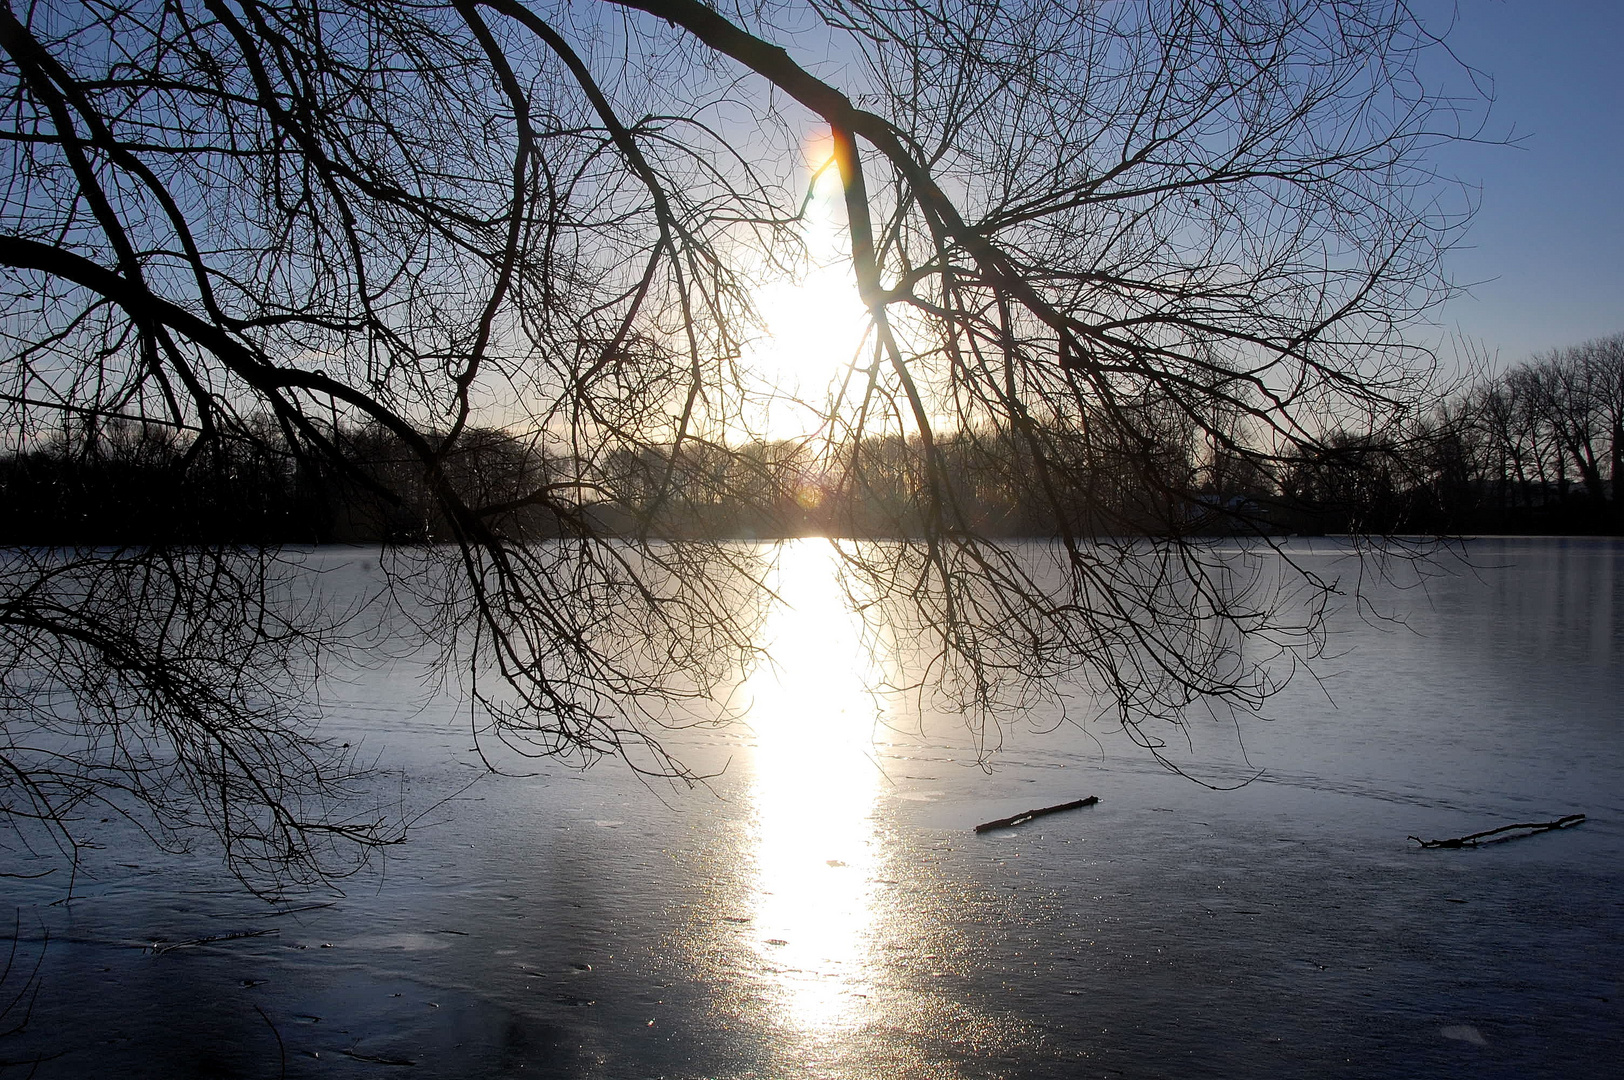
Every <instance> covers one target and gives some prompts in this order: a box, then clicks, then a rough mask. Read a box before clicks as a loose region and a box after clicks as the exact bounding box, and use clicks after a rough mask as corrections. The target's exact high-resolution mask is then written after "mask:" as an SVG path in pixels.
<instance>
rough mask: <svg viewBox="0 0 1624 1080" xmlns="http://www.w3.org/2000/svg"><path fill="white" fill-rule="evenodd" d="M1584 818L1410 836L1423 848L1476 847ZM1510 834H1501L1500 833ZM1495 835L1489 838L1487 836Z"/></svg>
mask: <svg viewBox="0 0 1624 1080" xmlns="http://www.w3.org/2000/svg"><path fill="white" fill-rule="evenodd" d="M1584 819H1585V816H1584V815H1583V814H1569V815H1567V816H1566V817H1560V818H1557V819H1556V820H1555V821H1535V822H1527V823H1523V824H1519V825H1502V826H1500V827H1499V828H1498V829H1485V830H1483V831H1482V832H1475V833H1471V834H1470V835H1468V836H1456V837H1452V838H1451V839H1448V840H1423V839H1421V838H1420V837H1419V836H1412V837H1410V839H1411V840H1414V841H1415V842H1416V843H1418V844H1420V845H1421V846H1422V847H1424V848H1461V847H1477V846H1478V845H1479V844H1484V843H1488V844H1497V843H1499V842H1500V841H1502V840H1515V839H1517V837H1518V836H1533V835H1534V834H1535V833H1542V832H1550V831H1552V830H1553V829H1566V828H1569V827H1571V826H1574V825H1577V824H1579V823H1580V822H1581V821H1583V820H1584ZM1503 833H1504V834H1512V835H1501V834H1503ZM1491 836H1492V837H1495V839H1493V840H1490V839H1488V838H1489V837H1491Z"/></svg>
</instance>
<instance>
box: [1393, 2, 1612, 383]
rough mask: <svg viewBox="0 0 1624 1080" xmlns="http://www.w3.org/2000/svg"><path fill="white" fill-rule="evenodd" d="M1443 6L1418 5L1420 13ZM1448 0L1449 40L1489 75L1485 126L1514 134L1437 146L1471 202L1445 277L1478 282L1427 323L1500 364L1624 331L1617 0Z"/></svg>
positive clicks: (1432, 20)
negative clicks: (1498, 141) (1471, 190)
mask: <svg viewBox="0 0 1624 1080" xmlns="http://www.w3.org/2000/svg"><path fill="white" fill-rule="evenodd" d="M1450 7H1451V5H1450V4H1449V3H1447V2H1445V0H1438V2H1436V3H1430V4H1422V5H1420V10H1421V11H1422V12H1424V13H1430V15H1429V24H1431V23H1435V22H1436V20H1437V18H1438V13H1440V12H1441V13H1443V15H1444V17H1447V15H1448V12H1449V10H1450ZM1455 10H1456V24H1455V28H1454V30H1453V31H1452V32H1451V33H1450V35H1449V37H1448V41H1449V44H1450V46H1451V47H1452V48H1453V50H1454V51H1455V53H1456V55H1457V56H1459V57H1460V58H1461V59H1462V60H1463V61H1465V62H1467V63H1469V64H1471V65H1472V66H1473V67H1475V68H1478V69H1479V70H1481V71H1483V72H1485V73H1486V74H1487V75H1489V76H1490V77H1491V78H1492V79H1493V86H1494V95H1495V99H1496V100H1495V102H1494V105H1493V106H1492V108H1491V110H1490V113H1489V122H1488V129H1487V132H1486V133H1487V134H1488V135H1491V136H1500V137H1504V136H1506V135H1511V136H1513V137H1515V138H1516V140H1517V142H1516V145H1515V146H1514V147H1506V146H1475V145H1474V146H1453V147H1449V148H1447V149H1445V150H1443V151H1441V152H1439V153H1438V154H1437V155H1436V160H1437V161H1438V162H1439V164H1440V166H1441V168H1442V171H1444V172H1445V173H1448V174H1449V175H1452V176H1456V177H1458V178H1460V179H1461V180H1463V181H1466V182H1468V183H1471V184H1473V185H1475V186H1476V187H1478V188H1479V195H1478V198H1479V202H1480V208H1479V211H1478V215H1477V218H1476V220H1475V221H1474V223H1473V224H1472V226H1471V228H1470V230H1469V231H1468V232H1467V234H1466V236H1465V239H1464V242H1463V244H1462V246H1461V248H1460V249H1459V250H1456V251H1454V252H1452V253H1451V255H1450V257H1449V259H1448V262H1447V263H1446V266H1447V267H1448V270H1449V272H1450V276H1451V277H1452V278H1453V279H1454V280H1455V281H1457V282H1459V283H1470V282H1477V283H1478V284H1475V285H1473V287H1472V289H1471V294H1470V295H1469V296H1464V297H1461V298H1459V299H1457V300H1454V301H1452V302H1451V303H1450V304H1448V305H1447V306H1446V307H1444V308H1442V309H1440V310H1439V311H1437V312H1435V313H1434V315H1433V319H1434V321H1435V322H1436V323H1437V333H1438V334H1439V335H1440V336H1443V335H1446V334H1453V333H1456V332H1459V333H1461V334H1464V335H1466V336H1467V337H1469V338H1472V339H1474V340H1475V341H1476V342H1478V343H1479V344H1481V345H1482V346H1483V347H1484V349H1485V350H1486V351H1487V353H1488V354H1489V356H1490V357H1491V358H1495V359H1496V360H1497V366H1505V365H1508V364H1512V363H1515V362H1517V361H1519V360H1522V359H1525V358H1526V357H1527V356H1528V354H1529V353H1531V352H1534V351H1537V350H1542V349H1549V348H1553V347H1558V346H1562V345H1569V344H1574V343H1577V342H1580V341H1584V340H1587V339H1589V338H1594V337H1599V336H1602V335H1604V334H1612V333H1618V332H1621V331H1624V62H1621V61H1620V59H1619V58H1620V55H1621V53H1620V50H1621V46H1624V0H1460V3H1459V5H1458V7H1457V8H1456V9H1455ZM1460 82H1461V80H1460V79H1459V77H1458V76H1456V77H1453V78H1451V80H1450V82H1449V84H1447V85H1451V86H1453V85H1457V84H1459V83H1460ZM1445 351H1446V353H1447V352H1448V351H1449V349H1448V346H1447V345H1446V346H1445Z"/></svg>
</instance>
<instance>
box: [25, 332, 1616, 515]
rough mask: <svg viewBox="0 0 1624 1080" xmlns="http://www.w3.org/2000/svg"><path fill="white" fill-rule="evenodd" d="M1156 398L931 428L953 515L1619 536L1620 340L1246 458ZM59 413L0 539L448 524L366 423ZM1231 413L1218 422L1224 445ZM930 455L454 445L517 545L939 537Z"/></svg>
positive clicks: (913, 448)
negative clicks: (1099, 435)
mask: <svg viewBox="0 0 1624 1080" xmlns="http://www.w3.org/2000/svg"><path fill="white" fill-rule="evenodd" d="M1137 407H1138V408H1140V409H1141V410H1143V411H1145V412H1147V413H1151V412H1157V411H1158V407H1157V406H1156V405H1155V404H1154V403H1149V402H1146V403H1141V404H1140V405H1139V406H1137ZM1159 412H1160V416H1145V417H1141V419H1140V420H1139V421H1138V423H1137V424H1136V426H1137V427H1138V428H1139V429H1140V430H1148V431H1154V432H1156V433H1158V435H1159V438H1157V439H1156V440H1154V441H1152V440H1138V441H1135V442H1134V443H1132V444H1126V443H1121V442H1118V443H1115V444H1112V443H1110V442H1099V443H1089V442H1088V441H1086V440H1083V441H1078V440H1072V441H1070V442H1068V443H1066V444H1065V445H1063V446H1051V447H1046V448H1044V453H1043V455H1042V461H1041V462H1039V461H1038V460H1037V459H1036V458H1035V457H1034V456H1033V454H1032V452H1031V448H1030V444H1029V442H1028V441H1026V440H1024V439H1021V438H1017V437H1015V436H1014V435H1013V434H1012V433H1010V432H1008V431H1000V430H996V429H989V430H983V429H970V430H964V431H960V432H959V433H957V434H955V435H952V436H939V437H938V439H937V445H936V451H937V452H938V453H939V455H940V459H941V461H943V462H945V463H946V465H947V468H945V469H943V470H942V472H943V473H944V474H945V475H946V476H947V477H948V478H949V484H948V490H947V492H946V498H945V499H944V500H943V502H944V504H945V506H946V507H947V511H946V512H947V513H949V514H951V515H952V517H953V521H954V523H956V524H957V525H958V526H960V527H963V528H966V529H969V530H974V531H975V532H977V533H979V534H982V535H991V536H1044V535H1060V534H1070V535H1102V534H1117V535H1126V534H1151V535H1170V534H1178V535H1192V534H1194V535H1199V534H1203V533H1207V534H1232V533H1242V534H1244V533H1267V534H1279V533H1326V532H1331V533H1340V532H1369V533H1392V532H1419V533H1469V532H1527V533H1547V532H1589V533H1615V532H1620V531H1624V509H1621V506H1620V503H1619V499H1618V494H1617V492H1618V488H1617V481H1618V477H1619V475H1620V465H1621V457H1624V334H1621V335H1614V336H1612V337H1608V338H1602V339H1599V340H1595V341H1590V342H1586V343H1584V344H1582V345H1577V346H1573V347H1570V348H1566V349H1561V350H1555V351H1552V352H1549V353H1544V354H1539V355H1536V356H1534V357H1532V358H1531V359H1529V360H1528V361H1526V362H1524V363H1521V364H1518V365H1516V366H1514V367H1512V368H1510V369H1509V370H1506V371H1504V372H1502V373H1501V374H1499V375H1496V376H1494V377H1492V378H1490V379H1487V380H1485V381H1481V382H1479V383H1477V384H1475V385H1472V386H1470V387H1468V388H1466V389H1465V390H1462V391H1460V392H1457V393H1456V394H1454V395H1452V396H1451V397H1449V398H1448V399H1447V400H1445V401H1444V402H1443V403H1442V404H1440V405H1439V406H1438V407H1437V408H1436V410H1435V411H1434V412H1433V413H1432V414H1431V415H1429V416H1427V417H1426V418H1425V419H1423V420H1421V421H1418V422H1416V423H1414V424H1412V425H1410V426H1409V428H1408V429H1405V430H1402V431H1400V432H1399V433H1398V434H1393V433H1391V432H1390V433H1389V434H1386V435H1384V436H1383V437H1380V438H1376V437H1372V436H1369V435H1365V434H1361V433H1358V432H1355V431H1349V430H1337V431H1333V432H1331V433H1330V434H1329V436H1327V437H1322V438H1320V439H1318V440H1316V441H1315V442H1313V443H1311V444H1310V443H1304V444H1302V445H1300V446H1296V447H1291V446H1288V447H1287V448H1285V449H1284V450H1282V451H1279V452H1276V453H1273V454H1265V453H1260V452H1259V451H1258V449H1257V448H1256V447H1255V446H1253V447H1247V448H1245V450H1244V452H1242V451H1240V450H1235V449H1232V448H1230V447H1227V446H1226V445H1224V440H1222V439H1216V438H1214V437H1213V435H1212V432H1213V431H1215V430H1223V428H1224V426H1223V424H1221V423H1217V422H1213V421H1212V420H1211V418H1208V421H1207V422H1206V423H1203V424H1201V425H1196V424H1193V423H1188V422H1184V423H1181V418H1180V417H1179V415H1178V413H1177V411H1176V410H1173V409H1171V408H1167V407H1165V406H1164V407H1161V408H1160V409H1159ZM70 421H71V422H68V423H65V424H64V426H63V427H62V429H61V430H59V431H57V432H54V433H53V434H51V435H50V436H49V437H47V438H43V439H36V440H35V441H34V442H33V444H32V445H30V446H28V447H26V448H17V449H14V450H13V451H12V452H10V453H9V454H7V455H6V456H5V457H4V458H0V495H3V499H4V505H5V508H6V513H5V515H4V518H3V524H0V542H5V543H10V544H34V545H63V544H124V543H153V542H188V543H272V544H279V543H327V542H407V543H411V542H425V541H433V540H434V539H436V538H437V537H443V536H445V535H446V532H447V530H446V523H445V522H443V521H442V520H440V517H439V513H440V512H439V511H438V510H437V509H436V508H435V507H436V500H435V499H434V498H433V495H432V492H431V491H430V490H429V487H428V477H427V475H426V473H425V472H424V470H423V468H422V465H421V463H420V462H419V461H417V459H416V458H415V457H414V455H413V454H412V453H411V452H410V450H409V449H408V448H407V447H404V446H402V445H401V444H400V442H399V440H398V439H396V438H395V437H394V436H392V435H391V434H389V433H388V432H387V431H386V430H384V429H383V428H381V427H378V426H376V425H372V426H367V425H346V424H335V425H333V427H332V428H331V439H332V442H333V445H334V446H335V448H337V449H338V450H339V451H340V452H339V453H336V454H334V455H332V456H331V457H330V458H329V460H330V461H338V462H342V463H343V464H342V466H329V467H327V468H325V469H317V468H315V467H313V466H312V465H311V463H310V459H309V458H308V457H307V456H301V455H299V454H296V453H293V452H291V451H289V450H286V449H279V448H282V447H285V443H284V441H283V440H282V439H281V437H280V435H279V433H278V432H277V431H276V430H275V425H274V422H273V421H272V420H271V419H270V418H268V417H267V418H264V419H262V420H259V421H257V422H256V423H257V425H258V426H257V428H256V430H255V431H254V432H253V436H254V437H253V438H248V439H242V440H238V441H235V442H212V443H210V444H208V445H207V447H206V448H205V446H204V444H202V443H199V442H197V441H195V440H193V439H191V438H189V437H188V435H187V433H186V432H184V431H181V430H178V429H176V428H174V427H171V426H162V425H157V424H151V423H143V422H138V421H135V420H130V419H125V418H118V417H112V418H109V417H91V416H84V417H73V418H70ZM1244 421H1245V417H1244V416H1237V417H1235V418H1233V422H1232V423H1231V424H1230V429H1231V430H1233V431H1234V432H1235V436H1234V437H1235V439H1237V440H1240V439H1244V438H1246V435H1245V431H1246V425H1245V422H1244ZM920 462H921V455H920V452H919V447H918V445H917V442H916V440H912V439H908V438H904V437H901V436H890V437H879V436H875V437H869V438H866V439H864V440H862V441H861V442H859V443H858V444H857V445H856V447H855V449H853V450H852V451H851V452H850V456H849V457H843V458H842V459H840V460H827V459H821V458H819V457H818V456H817V455H816V454H815V453H814V452H813V451H812V450H811V449H809V444H807V443H802V442H797V441H793V440H786V441H779V442H759V441H758V442H751V443H747V444H745V445H742V446H739V445H720V444H715V443H707V442H705V441H702V440H689V441H687V442H686V443H685V444H684V445H683V446H682V447H680V448H678V449H677V450H676V451H675V452H673V451H672V450H671V448H667V447H658V446H652V445H651V446H649V447H647V448H646V449H645V450H644V451H643V452H641V453H637V452H621V453H616V454H611V455H609V456H607V457H606V458H603V459H601V460H600V461H599V462H597V463H596V464H595V465H594V466H593V468H592V469H590V470H588V469H583V467H582V463H581V462H580V461H577V460H570V459H568V458H567V457H566V456H564V455H562V454H561V453H560V452H559V451H558V450H557V449H556V448H549V447H546V446H544V445H542V444H541V443H539V442H538V441H537V440H535V439H534V438H532V439H521V438H518V437H515V436H513V435H511V434H509V433H507V432H504V431H502V430H499V429H482V430H477V431H473V432H471V433H469V434H467V435H465V436H464V437H463V438H462V439H461V440H460V442H459V445H458V449H457V450H456V452H455V453H454V454H453V455H451V457H450V458H449V459H448V461H447V463H446V467H445V475H446V476H447V477H449V478H450V482H451V483H453V484H454V485H455V486H456V487H457V489H458V490H459V491H460V492H462V494H463V495H464V497H465V498H466V499H467V500H468V502H469V504H470V505H477V506H480V507H483V508H484V511H483V513H484V514H485V515H486V517H487V519H488V520H489V522H490V523H491V525H492V526H493V527H494V528H495V529H497V531H499V532H500V533H502V534H503V535H506V536H509V537H512V538H514V539H517V540H531V539H544V538H548V537H556V536H561V535H574V534H584V533H588V532H590V533H594V534H602V533H611V534H614V533H619V534H622V535H628V536H632V535H635V536H642V537H650V536H653V537H712V538H714V537H724V538H725V537H740V538H768V537H775V536H793V535H806V534H821V535H844V536H873V537H899V536H916V535H922V534H924V533H925V532H927V531H929V530H928V526H929V524H930V523H927V522H925V521H924V520H923V519H922V518H921V516H920V515H921V509H920V508H921V506H923V505H927V504H928V503H927V501H926V500H922V499H921V498H920V490H921V487H922V485H924V484H925V483H927V479H926V477H925V476H924V475H923V471H922V469H921V465H920ZM583 476H586V477H587V479H586V480H582V479H581V477H583ZM551 477H558V478H560V479H559V481H558V483H557V484H556V485H554V484H549V479H550V478H551ZM565 478H574V479H565ZM565 488H567V489H569V490H568V491H567V492H564V491H561V490H560V489H565ZM1040 489H1044V490H1040ZM537 491H543V492H547V493H548V498H547V499H546V500H545V501H544V500H541V499H537V498H536V497H535V493H536V492H537ZM1057 492H1058V493H1059V497H1056V493H1057ZM565 494H568V495H570V496H572V497H570V498H565V497H563V496H564V495H565ZM569 507H574V510H573V511H572V510H570V509H568V508H569Z"/></svg>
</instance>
